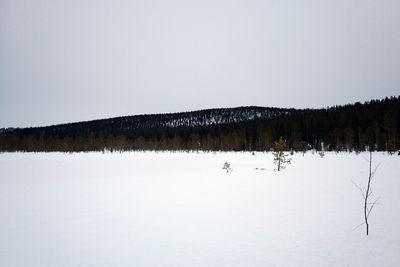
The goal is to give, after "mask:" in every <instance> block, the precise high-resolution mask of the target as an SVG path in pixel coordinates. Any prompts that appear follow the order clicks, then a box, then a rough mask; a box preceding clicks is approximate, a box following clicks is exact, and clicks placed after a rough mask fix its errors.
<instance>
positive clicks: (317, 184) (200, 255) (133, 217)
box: [0, 152, 400, 266]
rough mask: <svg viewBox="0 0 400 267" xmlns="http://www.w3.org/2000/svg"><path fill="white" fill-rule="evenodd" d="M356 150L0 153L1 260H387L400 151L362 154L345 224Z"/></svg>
mask: <svg viewBox="0 0 400 267" xmlns="http://www.w3.org/2000/svg"><path fill="white" fill-rule="evenodd" d="M367 157H368V153H361V154H359V155H356V154H354V153H351V154H349V153H339V154H335V153H326V155H325V157H323V158H321V157H320V156H319V155H318V154H312V153H311V152H308V153H307V154H306V155H305V156H302V154H295V155H293V156H292V158H293V159H292V164H291V165H289V166H288V167H287V169H285V170H283V171H282V172H277V171H273V169H274V165H273V155H272V154H271V153H256V155H251V153H248V152H247V153H202V152H200V153H167V152H165V153H154V152H146V153H143V152H140V153H139V152H131V153H105V154H102V153H75V154H63V153H38V154H34V153H5V154H0V170H1V173H0V214H1V220H0V266H398V264H399V262H400V253H399V251H400V229H399V227H398V226H399V225H400V214H399V213H398V211H399V208H400V195H399V192H400V179H399V178H400V168H399V166H400V164H399V163H400V157H399V156H395V155H393V156H389V155H387V154H383V153H374V154H373V162H374V164H378V163H380V166H379V168H378V170H377V173H376V176H375V178H374V180H373V181H372V190H373V195H372V196H371V199H372V200H373V199H375V198H377V197H380V199H379V202H380V203H381V204H380V205H377V206H375V208H374V210H373V211H372V213H371V216H370V236H368V237H366V236H365V228H364V227H363V226H361V227H360V228H358V229H356V230H354V231H353V229H354V228H355V227H356V226H357V225H359V224H360V223H362V222H363V213H362V212H363V210H362V203H363V199H362V196H361V194H360V192H359V190H358V189H357V188H356V187H355V186H354V185H353V182H355V183H357V184H358V185H360V186H364V185H366V182H367V178H368V162H367V160H366V158H367ZM224 162H228V163H230V165H231V167H232V169H233V172H232V173H226V172H225V171H224V170H223V169H222V166H223V164H224ZM256 168H258V170H256ZM260 168H265V170H260Z"/></svg>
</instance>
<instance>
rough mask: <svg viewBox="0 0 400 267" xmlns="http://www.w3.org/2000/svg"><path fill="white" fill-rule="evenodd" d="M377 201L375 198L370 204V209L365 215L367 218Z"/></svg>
mask: <svg viewBox="0 0 400 267" xmlns="http://www.w3.org/2000/svg"><path fill="white" fill-rule="evenodd" d="M378 200H379V198H377V199H376V200H375V201H374V202H373V203H372V204H371V207H370V208H369V210H368V213H367V218H368V217H369V214H370V213H371V211H372V209H373V208H374V206H375V204H376V203H377V202H378Z"/></svg>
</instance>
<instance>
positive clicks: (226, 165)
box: [222, 162, 233, 173]
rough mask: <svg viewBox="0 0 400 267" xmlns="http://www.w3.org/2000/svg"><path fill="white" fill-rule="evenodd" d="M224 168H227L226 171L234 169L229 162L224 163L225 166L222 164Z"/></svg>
mask: <svg viewBox="0 0 400 267" xmlns="http://www.w3.org/2000/svg"><path fill="white" fill-rule="evenodd" d="M222 169H224V170H226V172H228V173H229V172H232V171H233V170H232V168H231V165H230V164H229V163H228V162H225V163H224V166H222Z"/></svg>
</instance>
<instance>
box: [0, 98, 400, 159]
mask: <svg viewBox="0 0 400 267" xmlns="http://www.w3.org/2000/svg"><path fill="white" fill-rule="evenodd" d="M399 115H400V97H391V98H385V99H383V100H372V101H369V102H365V103H364V104H361V103H355V104H351V105H345V106H334V107H330V108H326V109H305V110H295V109H278V108H262V107H241V108H233V109H212V110H201V111H195V112H186V113H174V114H159V115H140V116H129V117H119V118H113V119H104V120H95V121H89V122H79V123H71V124H62V125H55V126H48V127H36V128H22V129H1V130H0V151H29V152H31V151H64V152H75V151H104V150H110V151H125V150H204V151H215V150H221V151H265V150H271V149H272V147H273V143H274V141H275V140H277V139H279V138H280V137H281V136H282V137H283V138H284V139H285V140H286V142H287V144H288V146H289V148H290V149H293V150H296V151H301V150H305V149H316V150H322V149H323V150H328V151H364V150H369V149H372V150H376V151H396V150H399V149H400V128H399V126H400V116H399Z"/></svg>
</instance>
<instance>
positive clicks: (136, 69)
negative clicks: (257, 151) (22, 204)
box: [0, 0, 400, 128]
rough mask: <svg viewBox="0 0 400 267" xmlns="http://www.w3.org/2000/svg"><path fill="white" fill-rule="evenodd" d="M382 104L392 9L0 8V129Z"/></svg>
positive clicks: (233, 5) (395, 87)
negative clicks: (213, 111) (214, 111)
mask: <svg viewBox="0 0 400 267" xmlns="http://www.w3.org/2000/svg"><path fill="white" fill-rule="evenodd" d="M391 95H395V96H398V95H400V1H399V0H362V1H361V0H360V1H352V0H332V1H330V0H327V1H321V0H315V1H311V0H310V1H299V0H294V1H285V0H276V1H271V0H260V1H252V0H247V1H235V0H227V1H218V0H212V1H208V0H202V1H187V0H182V1H176V0H170V1H154V0H143V1H133V0H131V1H118V0H110V1H101V0H93V1H88V0H64V1H61V0H59V1H57V0H41V1H38V0H37V1H36V0H26V1H20V0H0V128H1V127H16V126H19V127H21V126H39V125H49V124H56V123H62V122H72V121H82V120H91V119H99V118H109V117H114V116H123V115H135V114H144V113H165V112H178V111H189V110H197V109H205V108H217V107H236V106H249V105H258V106H275V107H295V108H305V107H309V108H313V107H326V106H331V105H335V104H346V103H351V102H356V101H361V102H363V101H366V100H369V99H375V98H378V99H380V98H383V97H385V96H391Z"/></svg>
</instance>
